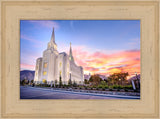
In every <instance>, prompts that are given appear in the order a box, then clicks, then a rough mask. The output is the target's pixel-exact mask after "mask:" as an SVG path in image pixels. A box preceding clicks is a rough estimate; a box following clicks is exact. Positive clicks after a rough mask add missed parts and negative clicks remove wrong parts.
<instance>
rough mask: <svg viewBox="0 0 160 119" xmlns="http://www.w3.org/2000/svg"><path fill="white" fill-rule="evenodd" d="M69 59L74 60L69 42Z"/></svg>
mask: <svg viewBox="0 0 160 119" xmlns="http://www.w3.org/2000/svg"><path fill="white" fill-rule="evenodd" d="M69 59H70V60H71V61H74V59H73V55H72V47H71V42H70V52H69Z"/></svg>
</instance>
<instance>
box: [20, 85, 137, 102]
mask: <svg viewBox="0 0 160 119" xmlns="http://www.w3.org/2000/svg"><path fill="white" fill-rule="evenodd" d="M20 99H140V97H138V96H122V95H107V94H97V93H85V92H73V91H64V90H55V89H47V88H38V87H25V86H21V87H20Z"/></svg>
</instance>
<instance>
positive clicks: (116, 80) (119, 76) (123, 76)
mask: <svg viewBox="0 0 160 119" xmlns="http://www.w3.org/2000/svg"><path fill="white" fill-rule="evenodd" d="M128 75H129V74H128V72H125V73H123V72H120V73H114V74H112V75H110V76H109V77H108V81H109V84H111V85H120V84H121V85H122V84H124V83H125V82H126V81H127V76H128Z"/></svg>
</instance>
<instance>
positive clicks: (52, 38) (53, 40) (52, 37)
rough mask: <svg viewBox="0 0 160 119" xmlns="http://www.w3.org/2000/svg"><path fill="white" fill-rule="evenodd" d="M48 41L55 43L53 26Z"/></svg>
mask: <svg viewBox="0 0 160 119" xmlns="http://www.w3.org/2000/svg"><path fill="white" fill-rule="evenodd" d="M50 42H53V43H55V35H54V27H53V31H52V36H51V41H50Z"/></svg>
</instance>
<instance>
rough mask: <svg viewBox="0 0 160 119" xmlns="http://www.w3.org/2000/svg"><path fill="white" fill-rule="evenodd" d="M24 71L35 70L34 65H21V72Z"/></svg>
mask: <svg viewBox="0 0 160 119" xmlns="http://www.w3.org/2000/svg"><path fill="white" fill-rule="evenodd" d="M24 69H30V70H35V65H29V64H21V70H24Z"/></svg>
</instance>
